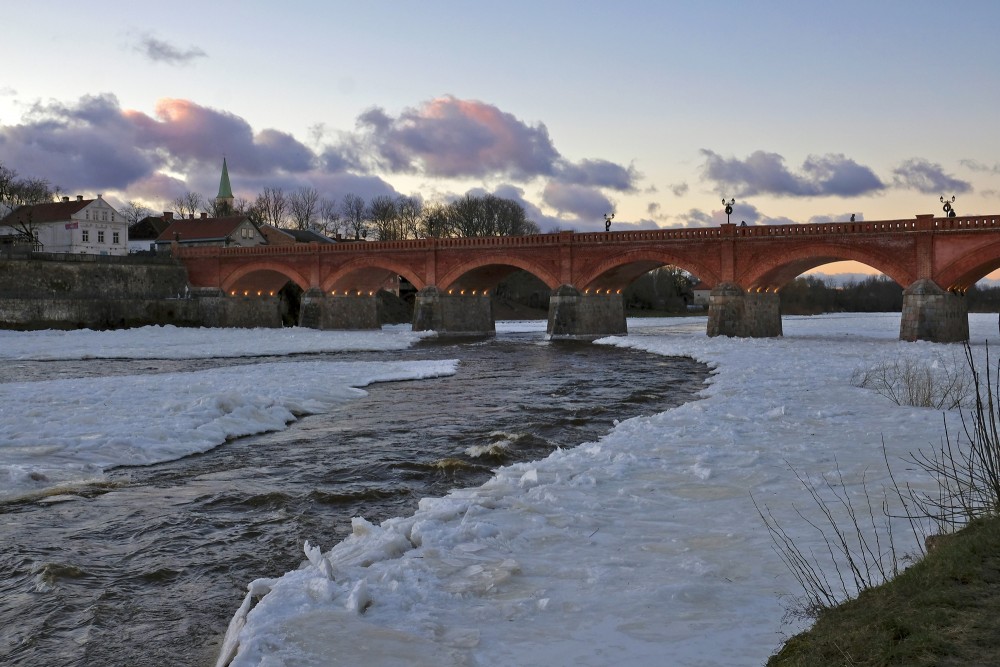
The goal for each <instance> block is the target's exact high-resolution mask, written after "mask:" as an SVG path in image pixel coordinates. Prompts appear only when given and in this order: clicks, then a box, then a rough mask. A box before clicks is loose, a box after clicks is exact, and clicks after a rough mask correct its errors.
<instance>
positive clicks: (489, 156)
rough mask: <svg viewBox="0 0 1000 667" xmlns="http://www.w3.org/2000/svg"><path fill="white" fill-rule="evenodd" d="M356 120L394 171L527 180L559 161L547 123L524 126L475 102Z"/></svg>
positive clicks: (428, 105) (440, 102)
mask: <svg viewBox="0 0 1000 667" xmlns="http://www.w3.org/2000/svg"><path fill="white" fill-rule="evenodd" d="M358 121H359V125H360V127H361V128H362V130H363V131H364V132H365V133H367V135H368V140H369V142H370V146H371V148H372V149H373V150H374V151H375V152H376V153H377V154H378V156H379V157H380V158H381V159H382V161H383V162H384V163H385V164H386V165H388V167H389V168H390V169H391V170H393V171H400V172H420V173H424V174H427V175H428V176H441V177H448V178H457V177H469V176H476V177H488V176H510V177H512V178H516V179H529V178H531V177H534V176H537V175H540V174H551V173H552V171H553V168H554V165H555V162H556V160H558V159H559V153H558V152H557V151H556V149H555V147H554V146H553V145H552V141H551V139H550V138H549V133H548V130H547V129H546V128H545V125H543V124H541V123H539V124H538V125H534V126H531V125H528V124H527V123H524V122H523V121H521V120H519V119H518V118H516V117H515V116H514V115H513V114H510V113H506V112H503V111H501V110H500V109H498V108H497V107H495V106H493V105H491V104H486V103H484V102H479V101H476V100H459V99H457V98H455V97H451V96H445V97H439V98H436V99H433V100H430V101H429V102H425V103H424V104H423V105H421V106H420V107H418V108H410V109H405V110H404V111H403V112H402V113H401V114H400V115H399V116H398V117H395V118H394V117H391V116H389V115H388V114H387V113H385V111H383V110H381V109H377V108H376V109H371V110H369V111H367V112H366V113H365V114H363V115H362V116H361V117H360V118H359V119H358Z"/></svg>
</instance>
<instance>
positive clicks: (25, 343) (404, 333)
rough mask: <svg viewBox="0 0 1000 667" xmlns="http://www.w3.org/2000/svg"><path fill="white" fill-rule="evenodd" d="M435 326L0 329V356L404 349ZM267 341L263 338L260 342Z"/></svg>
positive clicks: (160, 356) (197, 355)
mask: <svg viewBox="0 0 1000 667" xmlns="http://www.w3.org/2000/svg"><path fill="white" fill-rule="evenodd" d="M433 335H434V332H433V331H419V332H414V331H410V327H409V326H408V325H393V326H386V327H384V328H383V330H382V331H321V330H319V329H306V328H303V327H290V328H285V329H209V328H191V327H175V326H149V327H140V328H136V329H117V330H114V331H94V330H91V329H74V330H72V331H58V330H54V329H49V330H45V331H30V332H25V331H0V359H11V360H27V359H32V360H55V359H201V358H206V357H247V356H262V355H265V354H267V355H270V354H278V355H288V354H304V353H317V352H342V351H361V350H402V349H406V348H407V347H409V346H411V345H413V343H415V342H416V341H418V340H419V339H421V338H425V337H427V336H433ZM264 341H266V344H263V342H264Z"/></svg>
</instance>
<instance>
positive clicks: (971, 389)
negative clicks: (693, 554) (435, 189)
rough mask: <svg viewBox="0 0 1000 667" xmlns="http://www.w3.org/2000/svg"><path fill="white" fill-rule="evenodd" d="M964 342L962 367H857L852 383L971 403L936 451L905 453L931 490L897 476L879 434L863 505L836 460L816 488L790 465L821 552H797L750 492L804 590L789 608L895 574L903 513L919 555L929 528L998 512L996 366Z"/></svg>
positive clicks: (816, 607) (926, 403) (949, 404)
mask: <svg viewBox="0 0 1000 667" xmlns="http://www.w3.org/2000/svg"><path fill="white" fill-rule="evenodd" d="M964 350H965V360H964V365H963V367H962V368H958V365H957V364H950V365H949V364H942V363H941V360H940V359H938V360H936V361H935V362H934V363H932V364H919V363H917V362H915V361H913V360H896V361H889V362H883V363H881V364H877V365H876V366H874V367H872V368H869V369H865V370H861V371H857V372H856V373H855V381H854V384H855V385H856V386H860V387H867V388H869V389H873V390H874V391H876V392H877V393H879V394H881V395H883V396H885V397H886V398H889V399H890V400H892V401H894V402H895V403H897V404H898V405H914V406H922V407H935V408H938V409H941V408H957V407H960V406H962V405H963V404H965V403H966V402H967V403H969V404H970V409H969V412H968V414H966V413H962V417H961V418H962V429H961V432H960V433H959V434H958V435H957V436H955V435H953V434H952V433H951V432H950V431H949V429H948V425H947V420H946V421H945V428H944V436H943V439H942V444H941V446H940V447H939V448H938V449H937V450H933V451H930V452H926V451H924V450H917V451H916V452H915V453H911V454H910V455H909V456H908V457H906V458H905V459H904V462H905V464H906V465H911V464H915V465H916V466H917V469H919V470H922V471H924V472H926V473H927V474H928V475H930V476H931V477H932V478H933V479H934V481H935V482H936V484H935V488H934V490H932V491H930V492H925V491H921V490H918V489H915V488H914V487H913V486H912V485H910V484H909V483H905V484H900V483H899V482H898V481H897V479H896V475H895V473H894V471H893V466H892V464H891V463H890V461H889V456H888V453H887V451H886V448H885V443H884V441H883V445H882V452H883V459H884V461H885V465H886V468H887V470H888V474H889V487H888V488H886V487H883V488H882V490H881V491H882V492H881V493H880V494H879V495H880V496H881V501H879V502H874V501H873V497H874V496H873V494H872V493H871V490H870V489H869V487H868V484H867V482H866V480H865V478H864V477H862V481H861V484H862V495H863V496H864V498H865V507H862V508H857V507H856V506H855V505H854V503H853V502H852V500H851V498H850V496H848V494H847V492H846V490H845V488H846V487H845V486H844V478H843V474H842V473H841V471H840V468H839V466H838V467H837V472H836V475H835V476H833V477H832V479H831V478H830V477H826V476H824V477H823V485H822V486H821V487H818V486H817V485H816V484H814V483H813V482H811V481H810V480H808V479H807V478H805V477H804V476H803V475H802V474H800V473H799V472H798V471H796V470H795V469H794V468H792V472H793V473H794V474H795V476H796V478H797V479H798V480H799V482H800V483H801V484H802V486H803V487H804V488H805V489H806V491H807V492H808V493H809V496H810V498H811V499H812V501H813V502H814V504H815V505H816V506H817V507H818V508H819V510H820V514H821V516H822V519H821V520H820V521H819V522H817V521H815V520H814V519H811V518H810V517H809V516H807V515H806V514H804V513H803V512H801V511H800V510H798V509H797V508H796V509H795V512H796V514H798V516H799V517H800V518H801V519H802V520H803V521H805V522H806V523H807V524H808V525H809V526H811V527H812V528H813V529H815V530H816V531H817V532H818V533H819V534H820V536H821V538H822V543H823V544H824V545H825V546H824V549H823V551H825V553H823V554H822V555H821V556H818V555H817V554H816V553H815V552H814V551H813V550H809V552H808V553H807V552H806V551H804V550H803V548H802V547H800V546H799V544H798V543H796V541H795V539H794V538H792V537H791V536H790V535H789V533H788V532H787V531H786V530H785V529H784V528H783V527H782V526H781V524H780V523H779V522H778V521H777V519H775V517H774V515H773V514H772V512H771V510H770V509H769V508H768V507H767V506H766V505H764V506H761V505H759V504H758V503H757V500H756V499H755V498H753V495H752V494H751V499H752V500H753V503H754V507H756V509H757V513H758V514H759V515H760V517H761V519H762V520H763V522H764V525H765V526H766V527H767V529H768V532H769V533H770V536H771V540H772V542H773V544H774V549H775V552H776V553H777V554H778V556H779V557H780V558H781V560H782V562H784V563H785V565H786V566H787V567H788V569H789V571H790V572H791V573H792V576H793V577H794V578H795V580H796V581H797V582H798V584H799V586H800V587H801V588H802V591H803V593H804V596H803V597H801V598H797V599H795V600H794V601H793V603H792V605H791V606H790V607H789V608H788V612H789V613H790V614H792V615H794V616H805V617H810V618H815V617H816V615H817V614H818V613H819V612H820V611H822V610H824V609H827V608H830V607H832V606H835V605H837V604H839V603H840V602H842V601H843V600H847V599H850V598H851V597H853V596H854V595H855V594H856V593H860V592H861V591H864V590H866V589H868V588H872V587H874V586H878V585H879V584H881V583H883V582H885V581H887V580H889V579H891V578H893V577H895V576H896V575H897V574H899V572H900V571H901V570H902V569H903V568H904V563H906V561H908V560H909V559H910V556H909V555H907V554H906V553H905V552H903V551H901V550H900V549H899V548H898V547H897V536H896V535H895V534H894V533H893V520H905V521H908V523H909V526H910V531H911V533H912V536H913V538H914V539H913V543H912V544H913V546H914V547H915V550H916V552H917V553H918V554H919V555H923V554H925V553H926V548H927V546H926V545H928V544H932V543H933V539H934V536H935V535H938V534H947V533H951V532H955V531H956V530H958V529H959V528H961V527H962V526H964V525H965V524H966V523H968V522H969V521H971V520H973V519H976V518H979V517H985V516H996V515H998V514H1000V414H998V410H1000V403H998V401H1000V368H998V369H997V371H996V373H991V371H990V361H989V349H988V348H987V351H986V362H985V369H986V370H985V377H983V376H982V375H981V374H980V372H979V371H978V370H977V368H976V362H975V359H974V357H973V354H972V348H971V347H970V346H969V344H968V343H966V344H965V348H964ZM789 467H791V466H789ZM892 497H895V499H896V500H897V501H898V502H899V505H900V506H901V508H902V509H901V511H900V510H893V509H892V508H890V506H889V499H890V498H892ZM878 506H881V507H880V508H878V510H876V508H877V507H878ZM876 514H879V515H880V516H879V518H876ZM828 572H829V573H832V574H827V573H828Z"/></svg>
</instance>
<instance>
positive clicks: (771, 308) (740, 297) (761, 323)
mask: <svg viewBox="0 0 1000 667" xmlns="http://www.w3.org/2000/svg"><path fill="white" fill-rule="evenodd" d="M780 306H781V301H780V299H779V297H778V294H777V293H776V292H752V293H748V292H747V291H746V290H744V289H743V288H742V287H740V286H739V285H737V284H736V283H719V284H718V285H717V286H716V287H715V289H713V290H712V292H711V293H710V294H709V296H708V331H707V333H708V335H709V336H733V337H738V338H773V337H775V336H781V335H782V330H781V307H780Z"/></svg>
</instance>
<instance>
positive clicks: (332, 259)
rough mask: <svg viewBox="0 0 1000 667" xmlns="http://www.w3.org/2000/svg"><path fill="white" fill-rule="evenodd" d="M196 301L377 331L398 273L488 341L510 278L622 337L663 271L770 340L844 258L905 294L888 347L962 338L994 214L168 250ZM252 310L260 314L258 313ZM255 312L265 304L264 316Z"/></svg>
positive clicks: (443, 313) (713, 330) (575, 332)
mask: <svg viewBox="0 0 1000 667" xmlns="http://www.w3.org/2000/svg"><path fill="white" fill-rule="evenodd" d="M173 253H174V255H175V257H177V258H179V259H180V260H181V261H182V262H183V263H184V264H185V265H186V267H187V271H188V278H189V281H190V283H191V285H192V287H194V288H195V290H196V292H197V293H199V294H202V295H205V294H215V295H220V294H224V295H225V296H226V297H227V299H229V300H232V303H230V306H232V307H236V306H237V300H239V301H240V302H243V303H245V302H246V301H248V300H258V301H259V300H264V302H270V301H271V300H274V299H275V296H274V295H275V294H276V293H277V291H278V290H280V289H281V288H282V286H284V285H285V284H286V283H287V282H288V281H292V282H294V283H295V284H296V285H298V286H299V287H300V288H302V290H304V292H305V294H304V296H303V304H302V310H301V320H300V323H301V324H303V325H304V326H314V327H319V328H368V327H377V326H378V319H377V312H376V299H375V298H374V294H375V292H376V291H377V290H378V289H379V288H380V287H382V286H383V285H385V284H386V282H387V281H388V280H393V279H395V278H396V277H397V276H402V277H403V278H405V279H407V280H408V281H409V282H410V283H412V284H413V286H414V287H416V288H417V290H419V291H418V294H417V300H416V306H415V310H414V320H413V326H414V329H416V330H430V329H433V330H436V331H438V332H439V333H450V334H458V335H463V334H484V333H485V334H489V333H491V332H493V331H495V327H494V322H493V317H492V311H491V308H490V301H489V296H488V295H489V292H490V291H491V290H492V289H494V288H495V287H496V285H497V283H499V282H500V281H501V280H503V278H505V277H506V276H507V275H508V274H510V273H511V272H513V271H515V270H517V269H523V270H525V271H528V272H529V273H531V274H533V275H535V276H536V277H538V278H539V279H540V280H542V281H543V282H544V283H545V284H546V285H548V287H549V288H550V289H552V297H551V298H550V306H549V324H548V331H549V334H550V336H552V337H554V338H575V337H579V338H590V337H595V336H602V335H609V334H623V333H626V328H625V315H624V308H623V304H622V298H621V292H622V290H623V289H624V288H625V287H626V286H627V285H628V284H629V283H631V282H632V281H633V280H635V279H636V278H638V277H639V276H641V275H642V274H644V273H646V272H647V271H650V270H652V269H655V268H657V267H660V266H664V265H673V266H677V267H679V268H681V269H684V270H686V271H688V272H690V273H691V274H692V275H694V276H697V277H698V278H699V279H700V280H701V281H702V282H704V283H706V284H707V285H708V286H710V287H712V293H711V296H710V299H709V313H708V314H709V317H708V334H709V335H710V336H714V335H720V334H721V335H729V336H755V337H761V336H778V335H781V318H780V312H779V308H778V295H777V293H778V291H779V290H780V289H781V287H782V286H783V285H785V284H787V283H788V282H789V281H791V280H792V279H794V278H795V277H796V276H798V275H800V274H801V273H803V272H805V271H808V270H810V269H813V268H815V267H818V266H821V265H823V264H827V263H829V262H834V261H841V260H854V261H857V262H861V263H863V264H866V265H868V266H870V267H872V268H874V269H876V270H878V271H881V272H882V273H884V274H885V275H887V276H888V277H890V278H891V279H893V280H895V281H896V282H897V283H899V284H900V285H901V286H903V288H904V299H903V314H902V320H901V324H900V338H902V339H904V340H918V339H919V340H932V341H957V340H965V339H967V338H968V316H967V309H966V305H965V298H964V293H965V290H966V289H967V288H968V287H969V286H971V285H972V284H974V283H975V282H976V281H978V280H979V279H980V278H982V277H984V276H985V275H987V274H988V273H990V272H992V271H993V270H995V269H997V268H1000V215H995V216H994V215H991V216H966V217H955V218H935V217H934V216H932V215H918V216H916V218H915V219H910V220H886V221H869V222H836V223H820V224H802V225H775V226H752V227H744V226H737V225H734V224H724V225H721V226H720V227H712V228H684V229H664V230H643V231H629V232H605V233H601V232H598V233H585V234H576V233H573V232H560V233H555V234H542V235H535V236H520V237H483V238H449V239H418V240H411V241H390V242H355V243H336V244H308V245H306V244H302V245H292V246H257V247H251V248H220V247H190V248H180V247H175V248H174V249H173ZM260 305H262V304H259V305H258V306H257V307H258V308H259V306H260ZM265 310H266V308H265Z"/></svg>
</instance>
